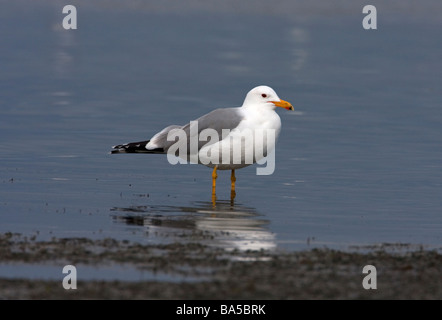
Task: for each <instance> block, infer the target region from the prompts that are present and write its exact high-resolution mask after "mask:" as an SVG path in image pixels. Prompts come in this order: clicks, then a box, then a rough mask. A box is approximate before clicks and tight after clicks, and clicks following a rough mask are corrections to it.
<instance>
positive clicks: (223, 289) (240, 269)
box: [0, 233, 442, 300]
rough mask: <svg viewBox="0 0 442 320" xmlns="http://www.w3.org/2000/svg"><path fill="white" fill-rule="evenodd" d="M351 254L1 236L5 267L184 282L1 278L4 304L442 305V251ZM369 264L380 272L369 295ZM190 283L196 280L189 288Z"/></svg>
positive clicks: (394, 247) (391, 247)
mask: <svg viewBox="0 0 442 320" xmlns="http://www.w3.org/2000/svg"><path fill="white" fill-rule="evenodd" d="M353 249H354V250H352V251H348V252H344V251H337V250H331V249H312V250H305V251H300V252H284V251H278V250H277V251H272V252H268V251H246V252H243V251H226V250H223V249H220V248H214V247H209V246H204V245H202V244H195V243H172V244H167V245H141V244H137V243H130V242H128V241H117V240H114V239H103V240H91V239H86V238H68V239H56V238H54V239H52V240H50V241H36V239H31V238H28V237H25V236H22V235H20V234H12V233H5V234H1V235H0V263H1V264H7V263H12V264H20V265H21V264H28V265H32V264H36V263H45V264H48V265H62V264H71V265H75V264H84V265H93V266H96V267H98V268H100V266H109V265H122V264H124V265H130V266H131V267H133V268H135V269H137V270H146V271H148V272H153V273H155V272H161V273H164V274H170V275H172V276H175V277H176V276H178V277H180V279H181V280H178V281H155V280H153V281H103V280H89V281H82V280H81V278H80V277H79V279H78V282H77V289H76V290H65V289H64V288H63V286H62V275H61V274H60V280H38V279H26V278H24V279H20V278H9V277H0V288H1V290H0V299H165V300H170V299H222V300H223V299H272V300H273V299H278V300H281V299H283V300H285V299H441V298H442V254H441V252H442V250H441V249H434V250H425V249H423V248H419V247H412V246H409V245H406V244H383V245H374V246H372V247H364V248H362V247H361V248H353ZM365 265H373V266H375V267H376V272H377V289H376V290H366V289H364V288H363V286H362V281H363V279H364V277H365V276H366V274H363V273H362V269H363V267H364V266H365ZM188 279H192V280H191V281H189V280H188Z"/></svg>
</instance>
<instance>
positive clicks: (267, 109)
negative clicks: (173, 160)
mask: <svg viewBox="0 0 442 320" xmlns="http://www.w3.org/2000/svg"><path fill="white" fill-rule="evenodd" d="M277 107H281V108H284V109H286V110H292V111H293V110H294V108H293V106H292V105H291V104H290V103H289V102H287V101H284V100H281V99H280V98H279V97H278V95H277V94H276V92H275V91H274V90H273V89H272V88H270V87H268V86H258V87H255V88H253V89H252V90H250V91H249V92H248V93H247V95H246V98H245V99H244V102H243V104H242V106H241V107H236V108H220V109H215V110H213V111H212V112H209V113H207V114H205V115H203V116H201V117H200V118H198V119H196V120H194V121H191V122H189V123H188V124H186V125H184V126H180V125H170V126H168V127H166V128H164V129H163V130H161V131H160V132H158V133H157V134H155V135H154V136H153V137H152V138H151V139H150V140H144V141H139V142H130V143H126V144H119V145H116V146H113V147H112V149H113V150H111V154H121V153H141V154H167V155H168V159H169V155H170V154H172V156H177V157H179V158H181V159H184V160H185V161H187V162H192V163H199V164H203V165H206V166H207V167H210V168H213V171H212V199H213V197H215V194H216V179H217V177H218V174H217V170H231V171H232V172H231V176H230V179H231V197H233V198H234V197H235V194H236V193H235V182H236V177H235V170H236V169H240V168H244V167H246V166H249V165H251V164H253V163H256V162H257V161H259V160H261V159H262V158H264V157H265V156H266V155H267V154H269V153H270V152H272V151H273V150H274V148H275V145H276V140H277V138H278V136H279V133H280V130H281V118H280V117H279V115H278V114H277V113H276V112H275V109H276V108H277ZM258 132H261V136H259V137H257V134H258ZM269 132H271V133H272V134H270V133H269ZM204 133H205V134H204ZM264 133H265V134H264ZM203 134H204V137H203ZM248 135H249V136H250V135H251V136H252V139H249V140H248ZM208 137H210V139H209V138H208ZM266 137H267V139H265V138H266ZM269 137H272V138H270V139H269ZM177 138H178V141H177ZM179 138H181V144H179V142H180V141H179V140H180V139H179ZM183 140H184V141H183ZM178 147H181V148H178ZM235 148H237V149H235ZM183 150H184V151H183ZM235 150H239V152H240V154H239V155H238V153H236V158H235V156H234V155H232V154H234V153H235ZM257 150H260V151H261V152H257ZM181 151H182V152H181ZM169 162H170V161H169Z"/></svg>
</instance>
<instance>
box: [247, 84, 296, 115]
mask: <svg viewBox="0 0 442 320" xmlns="http://www.w3.org/2000/svg"><path fill="white" fill-rule="evenodd" d="M243 107H258V108H259V107H266V108H271V109H273V110H274V109H276V107H281V108H284V109H287V110H293V106H292V105H291V104H290V103H289V102H287V101H284V100H281V99H280V98H279V97H278V95H277V94H276V92H275V90H273V89H272V88H270V87H268V86H259V87H256V88H253V89H252V90H250V91H249V93H247V96H246V99H245V100H244V103H243Z"/></svg>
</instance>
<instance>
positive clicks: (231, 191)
mask: <svg viewBox="0 0 442 320" xmlns="http://www.w3.org/2000/svg"><path fill="white" fill-rule="evenodd" d="M230 181H231V182H232V187H231V189H230V200H233V199H235V196H236V191H235V182H236V177H235V170H232V174H231V176H230Z"/></svg>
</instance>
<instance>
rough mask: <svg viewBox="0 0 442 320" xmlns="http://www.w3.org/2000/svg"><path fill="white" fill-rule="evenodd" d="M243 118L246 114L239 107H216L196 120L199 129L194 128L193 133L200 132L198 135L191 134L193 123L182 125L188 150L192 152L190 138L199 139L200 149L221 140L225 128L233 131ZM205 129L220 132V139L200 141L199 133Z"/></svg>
mask: <svg viewBox="0 0 442 320" xmlns="http://www.w3.org/2000/svg"><path fill="white" fill-rule="evenodd" d="M243 119H244V116H243V114H242V112H241V111H240V109H239V108H222V109H215V110H213V111H212V112H209V113H207V114H205V115H203V116H202V117H200V118H198V119H196V120H195V121H197V124H198V130H194V131H193V133H195V132H198V136H196V137H192V136H191V135H190V131H191V123H188V124H186V125H185V126H183V127H182V130H184V131H185V132H186V135H187V150H188V152H190V138H194V139H197V141H198V150H200V149H201V148H202V147H203V146H205V145H207V146H209V145H211V144H213V143H215V142H218V141H221V140H222V131H223V129H228V130H230V131H232V130H233V129H235V128H236V127H237V126H238V124H239V123H240V122H241V121H242V120H243ZM205 129H213V130H215V131H216V133H217V134H218V139H217V140H214V141H210V140H209V141H199V134H200V133H201V131H203V130H205Z"/></svg>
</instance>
